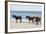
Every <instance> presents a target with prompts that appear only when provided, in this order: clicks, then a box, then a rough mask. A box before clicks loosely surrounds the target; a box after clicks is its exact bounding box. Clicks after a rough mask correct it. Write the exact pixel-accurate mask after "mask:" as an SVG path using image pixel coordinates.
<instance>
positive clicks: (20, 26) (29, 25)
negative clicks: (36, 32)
mask: <svg viewBox="0 0 46 34" xmlns="http://www.w3.org/2000/svg"><path fill="white" fill-rule="evenodd" d="M39 27H41V25H40V24H39V25H36V23H32V22H31V21H30V23H29V21H22V22H21V23H20V21H17V23H16V21H11V23H10V28H11V29H24V28H39Z"/></svg>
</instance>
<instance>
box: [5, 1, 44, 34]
mask: <svg viewBox="0 0 46 34" xmlns="http://www.w3.org/2000/svg"><path fill="white" fill-rule="evenodd" d="M37 31H45V3H42V2H26V1H6V2H5V32H15V33H18V32H37Z"/></svg>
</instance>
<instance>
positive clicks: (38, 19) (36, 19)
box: [35, 17, 41, 25]
mask: <svg viewBox="0 0 46 34" xmlns="http://www.w3.org/2000/svg"><path fill="white" fill-rule="evenodd" d="M35 21H36V24H37V25H38V22H40V24H41V18H40V17H35Z"/></svg>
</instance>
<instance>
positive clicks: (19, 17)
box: [12, 15, 22, 23]
mask: <svg viewBox="0 0 46 34" xmlns="http://www.w3.org/2000/svg"><path fill="white" fill-rule="evenodd" d="M12 17H14V18H15V19H16V23H17V20H18V19H20V23H21V20H22V17H21V16H16V15H13V16H12Z"/></svg>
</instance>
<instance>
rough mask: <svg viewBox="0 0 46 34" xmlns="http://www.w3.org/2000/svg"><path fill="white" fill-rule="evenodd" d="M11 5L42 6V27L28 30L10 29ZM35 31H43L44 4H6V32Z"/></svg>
mask: <svg viewBox="0 0 46 34" xmlns="http://www.w3.org/2000/svg"><path fill="white" fill-rule="evenodd" d="M11 4H20V5H37V6H42V20H41V22H42V24H41V25H42V27H40V28H29V29H10V5H11ZM35 30H44V4H33V3H18V2H8V32H19V31H35Z"/></svg>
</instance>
